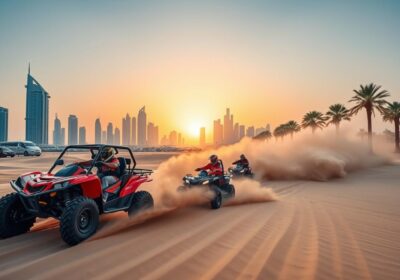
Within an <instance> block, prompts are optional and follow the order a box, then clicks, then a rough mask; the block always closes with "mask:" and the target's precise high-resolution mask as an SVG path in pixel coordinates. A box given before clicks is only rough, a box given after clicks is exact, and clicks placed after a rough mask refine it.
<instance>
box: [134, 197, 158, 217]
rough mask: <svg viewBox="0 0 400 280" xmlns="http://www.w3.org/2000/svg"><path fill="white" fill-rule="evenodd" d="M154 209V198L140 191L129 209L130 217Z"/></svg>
mask: <svg viewBox="0 0 400 280" xmlns="http://www.w3.org/2000/svg"><path fill="white" fill-rule="evenodd" d="M153 207H154V201H153V197H152V196H151V194H150V193H149V192H146V191H138V192H135V193H134V194H133V198H132V203H131V206H130V207H129V209H128V214H129V217H132V216H134V215H136V214H138V213H139V212H141V211H144V210H148V209H152V208H153Z"/></svg>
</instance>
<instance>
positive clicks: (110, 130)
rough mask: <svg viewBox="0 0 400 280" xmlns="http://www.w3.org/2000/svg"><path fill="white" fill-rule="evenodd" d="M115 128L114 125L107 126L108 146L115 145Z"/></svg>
mask: <svg viewBox="0 0 400 280" xmlns="http://www.w3.org/2000/svg"><path fill="white" fill-rule="evenodd" d="M113 130H114V128H113V124H112V123H108V125H107V144H110V145H112V144H113V143H114V131H113Z"/></svg>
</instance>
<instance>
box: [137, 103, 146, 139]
mask: <svg viewBox="0 0 400 280" xmlns="http://www.w3.org/2000/svg"><path fill="white" fill-rule="evenodd" d="M146 118H147V116H146V112H145V107H144V106H143V108H142V109H140V110H139V113H138V125H137V126H138V135H137V136H138V145H139V146H145V145H146V142H147V141H146V140H147V139H146V136H147V133H146V128H147V127H146V125H147V120H146Z"/></svg>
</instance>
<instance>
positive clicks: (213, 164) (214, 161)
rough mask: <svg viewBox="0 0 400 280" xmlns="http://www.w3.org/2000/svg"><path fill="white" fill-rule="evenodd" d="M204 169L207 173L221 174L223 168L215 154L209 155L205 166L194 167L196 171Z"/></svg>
mask: <svg viewBox="0 0 400 280" xmlns="http://www.w3.org/2000/svg"><path fill="white" fill-rule="evenodd" d="M201 170H205V171H208V175H213V176H221V175H223V170H222V166H221V162H220V161H219V160H218V156H217V155H211V156H210V163H209V164H207V165H206V166H203V167H199V168H196V171H201Z"/></svg>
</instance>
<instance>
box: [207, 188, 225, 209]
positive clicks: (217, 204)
mask: <svg viewBox="0 0 400 280" xmlns="http://www.w3.org/2000/svg"><path fill="white" fill-rule="evenodd" d="M213 191H214V192H215V197H214V198H213V199H212V200H211V202H210V205H211V209H219V208H221V205H222V194H221V191H220V190H218V188H217V187H215V188H213Z"/></svg>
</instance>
